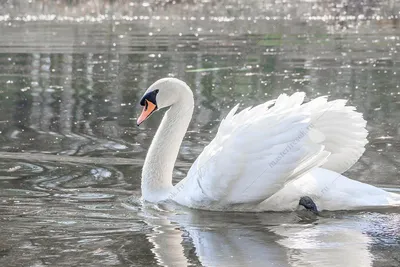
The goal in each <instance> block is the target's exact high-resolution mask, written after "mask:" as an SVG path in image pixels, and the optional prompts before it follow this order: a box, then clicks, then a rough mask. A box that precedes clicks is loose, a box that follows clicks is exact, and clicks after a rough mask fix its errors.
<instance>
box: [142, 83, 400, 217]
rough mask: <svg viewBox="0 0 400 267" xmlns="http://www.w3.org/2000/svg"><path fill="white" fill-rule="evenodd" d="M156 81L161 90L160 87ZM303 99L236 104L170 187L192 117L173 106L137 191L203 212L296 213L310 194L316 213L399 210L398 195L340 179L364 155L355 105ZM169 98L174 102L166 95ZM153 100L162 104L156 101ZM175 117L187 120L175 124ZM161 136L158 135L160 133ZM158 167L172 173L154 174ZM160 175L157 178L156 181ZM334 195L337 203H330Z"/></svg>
mask: <svg viewBox="0 0 400 267" xmlns="http://www.w3.org/2000/svg"><path fill="white" fill-rule="evenodd" d="M174 80H176V79H171V80H168V87H169V88H173V85H175V86H176V87H177V88H179V87H182V88H181V89H179V90H177V89H174V90H173V91H172V90H171V89H168V90H170V91H171V92H174V93H177V92H178V93H179V94H189V93H188V91H190V89H189V87H188V86H187V85H186V84H184V83H182V82H181V81H179V80H177V81H179V82H176V84H174ZM155 84H157V88H158V89H159V90H162V85H163V84H162V83H160V82H159V81H158V82H156V83H155ZM153 87H154V86H151V87H150V88H149V89H148V90H147V92H149V91H151V90H153V89H154V88H153ZM304 97H305V94H304V93H294V94H293V95H291V96H288V95H286V94H282V95H280V96H279V97H278V98H277V99H276V100H272V101H268V102H266V103H264V104H261V105H258V106H255V107H253V108H246V109H244V110H242V111H240V112H238V113H237V110H238V106H236V107H234V108H233V109H232V110H231V111H230V112H229V113H228V115H227V116H226V118H225V119H224V120H223V121H222V122H221V124H220V127H219V129H218V132H217V134H216V136H215V138H214V139H213V140H212V141H211V142H210V144H209V145H208V146H206V147H205V148H204V150H203V152H202V153H201V154H200V155H199V157H198V158H197V160H196V161H195V162H194V163H193V166H192V167H191V168H190V170H189V172H188V175H187V177H186V178H185V179H183V180H182V181H180V182H179V183H178V184H177V185H175V186H174V187H172V183H171V180H172V170H171V166H173V165H171V163H173V162H174V161H175V160H176V156H175V154H174V153H175V152H176V153H177V150H178V149H179V146H180V144H181V141H182V138H183V134H184V133H185V132H186V130H187V125H188V118H190V116H191V115H192V113H191V112H190V114H189V112H183V113H182V112H181V113H180V112H178V111H179V110H180V109H183V108H185V110H187V107H188V105H187V103H183V101H176V103H173V104H172V106H171V108H170V111H168V115H167V116H166V117H165V118H164V120H163V122H162V124H161V125H162V127H160V129H159V130H158V133H157V134H156V137H155V139H156V140H154V142H153V144H152V147H151V151H150V152H151V153H150V152H149V154H148V155H147V157H146V162H145V168H144V170H145V171H144V172H143V177H142V179H143V181H144V182H142V189H143V184H144V185H146V184H147V185H148V186H144V191H145V192H146V195H147V196H148V197H146V196H145V195H144V199H145V200H149V201H154V200H156V201H160V200H173V201H175V202H177V203H179V204H181V205H185V206H188V207H192V208H199V209H207V210H241V211H261V210H293V209H295V208H296V207H297V206H298V201H299V199H300V197H302V196H304V195H308V196H313V197H314V198H315V199H316V202H318V203H319V205H318V208H319V209H330V210H335V209H347V208H351V209H354V208H355V207H360V208H361V207H365V206H366V204H371V205H370V206H384V205H398V204H399V203H400V198H398V195H396V194H392V193H388V192H386V191H384V190H382V189H379V188H376V187H373V186H370V185H366V184H362V183H360V182H356V181H353V180H350V179H348V178H346V177H344V176H342V175H340V173H342V172H344V171H346V170H347V169H348V168H350V167H351V166H352V165H353V164H354V163H355V162H357V160H358V159H359V158H360V157H361V155H362V153H363V152H364V145H365V144H366V143H367V139H366V136H367V131H366V129H365V125H366V122H365V120H364V119H363V118H362V115H361V114H360V113H358V112H356V111H355V108H354V107H350V106H345V104H346V101H344V100H334V101H327V97H319V98H317V99H314V100H312V101H310V102H308V103H305V104H304V103H303V101H304ZM189 98H192V94H191V92H190V97H182V96H179V98H177V99H186V100H187V99H189ZM168 99H169V101H171V97H170V95H169V97H168ZM157 101H161V102H162V101H163V100H162V98H161V97H160V98H157ZM186 102H187V101H186ZM189 102H193V101H189ZM172 116H174V117H172ZM179 116H182V118H183V121H185V123H180V122H179V121H180V118H179ZM163 128H167V129H168V131H165V129H163ZM159 133H163V134H162V136H161V134H159ZM176 136H177V137H176ZM161 138H162V141H160V140H161ZM163 142H164V143H166V144H165V145H166V146H168V149H167V151H166V150H165V149H162V148H158V146H163ZM154 144H157V145H154ZM171 144H172V145H171ZM171 150H173V151H174V152H173V153H171ZM160 152H162V153H164V154H165V156H166V157H163V156H164V155H163V154H162V153H160ZM153 157H154V158H157V160H154V159H153ZM157 161H166V162H168V164H166V163H162V162H161V163H160V162H157ZM162 166H169V168H168V170H164V171H163V170H159V171H154V170H153V171H152V168H162ZM321 168H322V169H321ZM320 170H322V171H320ZM158 173H159V174H160V177H161V176H162V177H163V178H162V179H161V178H156V177H154V176H155V175H157V174H158ZM338 177H339V178H338ZM324 179H325V180H324ZM338 179H339V180H340V181H337V180H338ZM160 180H162V183H163V184H164V186H163V190H161V191H162V193H160V192H161V191H160V190H159V187H157V186H156V184H157V183H158V182H159V181H160ZM145 181H152V182H151V183H146V182H145ZM324 181H325V182H324ZM332 181H335V186H336V185H337V184H340V186H336V189H332V190H331V191H330V192H329V193H327V190H323V189H325V188H326V187H328V184H329V182H332ZM337 188H338V189H337ZM371 188H372V189H371ZM289 189H290V190H289ZM375 189H376V190H375ZM352 190H356V191H357V192H358V193H359V196H358V197H359V198H360V199H362V201H356V202H355V204H353V205H350V203H351V202H352V201H353V200H354V196H353V195H352V194H351V192H352ZM282 192H283V193H282ZM332 194H333V195H332ZM335 194H336V196H337V197H338V198H341V201H339V202H338V201H336V202H335V201H333V200H334V199H335ZM388 198H391V201H388ZM378 199H379V200H378ZM330 202H332V203H330ZM328 203H329V205H328ZM335 203H337V204H335Z"/></svg>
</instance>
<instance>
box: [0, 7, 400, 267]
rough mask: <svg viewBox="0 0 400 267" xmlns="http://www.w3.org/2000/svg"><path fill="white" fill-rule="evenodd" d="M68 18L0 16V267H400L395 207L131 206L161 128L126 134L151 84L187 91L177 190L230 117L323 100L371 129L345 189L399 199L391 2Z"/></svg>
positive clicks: (51, 10)
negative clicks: (281, 103)
mask: <svg viewBox="0 0 400 267" xmlns="http://www.w3.org/2000/svg"><path fill="white" fill-rule="evenodd" d="M72 2H73V1H72ZM72 2H71V6H70V7H69V8H64V7H63V8H61V7H60V6H57V5H56V4H48V5H47V6H46V5H44V7H43V6H42V8H40V7H41V3H42V2H41V1H33V2H32V4H24V3H22V2H21V3H19V5H17V4H15V6H14V7H12V8H11V7H10V5H4V7H3V8H2V9H1V12H0V32H1V33H2V36H3V37H2V38H0V131H1V134H0V158H2V160H1V162H0V225H1V230H0V239H1V240H2V241H1V242H0V265H1V266H48V265H49V266H157V265H158V266H187V265H192V266H362V267H364V266H398V265H399V261H400V255H399V253H398V251H399V249H400V233H399V231H400V226H399V225H400V214H399V211H398V210H397V209H394V210H385V211H379V212H378V211H363V212H352V213H348V212H336V213H325V214H322V216H321V217H312V216H310V215H309V214H302V213H260V214H240V213H224V214H221V213H217V212H205V211H191V210H188V209H185V208H182V210H170V209H169V207H159V206H153V205H143V204H142V203H141V202H140V200H139V199H140V171H141V167H142V164H143V161H144V157H145V154H146V151H147V148H148V147H149V145H150V142H151V140H152V137H153V135H154V134H155V131H156V129H157V126H158V124H159V122H160V119H161V116H162V114H155V115H154V116H152V117H151V119H149V120H148V121H147V122H146V123H144V124H143V125H142V126H140V127H137V126H136V118H137V115H138V113H139V112H140V107H139V105H138V100H139V99H140V97H141V95H142V94H143V92H144V90H145V89H146V88H147V86H149V85H150V84H151V83H152V82H154V81H155V80H157V79H159V78H161V77H166V76H173V77H178V78H181V79H183V80H185V81H186V82H187V83H188V84H189V85H190V86H191V87H192V89H193V92H194V95H195V103H196V107H195V113H194V117H193V119H192V122H191V125H190V128H189V132H188V134H187V135H186V137H185V140H184V142H183V145H182V148H181V153H180V155H179V157H178V162H177V167H176V168H175V175H174V177H175V182H177V181H179V180H180V179H181V178H182V177H184V176H185V174H186V172H187V170H188V169H189V167H190V164H191V163H192V162H193V161H194V159H195V158H196V157H197V155H198V154H199V153H200V152H201V151H202V149H203V147H204V146H205V145H207V144H208V143H209V142H210V140H212V138H213V136H214V135H215V133H216V131H217V128H218V125H219V123H220V121H221V119H222V118H223V117H224V116H225V115H226V114H227V112H228V111H229V110H230V108H231V107H233V105H235V104H236V103H241V107H246V106H250V105H255V104H259V103H262V102H265V101H267V100H270V99H273V98H276V97H277V96H278V95H279V94H281V93H282V92H285V93H289V94H290V93H293V92H296V91H304V92H306V93H307V98H308V99H312V98H315V97H317V96H319V95H326V94H328V95H330V97H331V99H337V98H344V99H348V101H349V104H351V105H354V106H356V107H357V110H358V111H360V112H362V113H363V115H364V118H365V119H366V120H367V121H368V125H367V129H368V131H369V132H370V134H369V137H368V139H369V144H368V145H367V149H366V152H365V154H364V155H363V157H362V158H361V160H360V161H359V162H358V163H357V164H356V165H355V166H353V168H351V169H350V170H349V171H348V172H347V173H346V175H347V176H349V177H350V178H353V179H356V180H360V181H363V182H368V183H371V184H375V185H379V186H382V187H384V188H388V189H390V190H393V191H399V189H400V178H399V177H400V176H399V167H400V120H399V118H400V87H399V86H400V83H399V77H400V76H399V73H400V58H399V50H400V31H399V28H398V18H397V16H398V7H397V5H396V4H395V3H394V2H393V3H391V2H390V1H389V2H379V1H376V2H374V1H353V2H352V1H349V2H345V3H344V4H340V5H339V4H335V3H334V2H326V3H325V4H323V3H319V2H306V1H303V2H302V1H295V2H274V3H272V2H261V1H249V2H241V1H228V2H225V3H224V4H223V3H222V2H217V1H216V2H215V3H211V2H208V1H201V2H197V4H196V5H194V4H193V3H192V2H190V1H189V2H184V3H181V2H180V1H177V3H176V4H172V3H168V4H165V3H164V2H161V1H159V2H157V3H155V2H154V3H153V2H151V3H147V2H138V3H133V4H130V3H129V2H127V1H126V2H125V1H121V2H120V4H116V3H115V2H113V1H110V2H106V3H109V5H110V6H106V5H105V4H104V5H97V6H96V5H95V6H96V7H97V8H98V11H99V12H100V13H101V12H104V14H107V15H104V16H100V15H94V14H93V13H91V11H90V10H91V8H93V7H91V6H89V7H88V5H89V4H88V5H85V4H84V3H85V2H80V1H77V3H78V4H76V3H75V4H76V5H74V3H72ZM91 3H94V4H96V3H100V2H99V1H92V2H91ZM110 3H111V4H110ZM150 7H155V8H154V9H151V8H150ZM396 8H397V9H396ZM87 10H89V11H90V12H89V13H88V14H86V13H85V12H86V11H87ZM60 12H61V13H62V15H54V14H59V13H60ZM112 12H114V13H112ZM396 12H397V13H396ZM39 14H46V15H42V16H39ZM113 14H114V17H113ZM324 16H325V17H324Z"/></svg>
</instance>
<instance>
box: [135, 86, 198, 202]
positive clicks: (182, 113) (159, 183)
mask: <svg viewBox="0 0 400 267" xmlns="http://www.w3.org/2000/svg"><path fill="white" fill-rule="evenodd" d="M185 87H186V88H185V90H180V96H179V99H178V101H177V102H175V103H174V104H173V105H172V106H171V107H170V108H169V109H168V111H166V113H165V115H164V118H163V119H162V121H161V124H160V126H159V128H158V130H157V132H156V135H155V136H154V138H153V141H152V143H151V145H150V148H149V151H148V152H147V155H146V159H145V162H144V166H143V170H142V185H141V187H142V197H143V199H144V200H147V201H150V202H159V201H162V200H165V199H166V198H167V197H168V193H169V192H170V191H171V190H172V188H173V185H172V173H173V169H174V165H175V161H176V158H177V156H178V153H179V148H180V146H181V144H182V140H183V137H184V136H185V133H186V131H187V128H188V126H189V123H190V120H191V118H192V115H193V108H194V100H193V93H192V91H191V90H190V88H189V87H188V86H187V85H186V84H185Z"/></svg>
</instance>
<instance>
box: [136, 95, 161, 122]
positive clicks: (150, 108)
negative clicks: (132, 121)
mask: <svg viewBox="0 0 400 267" xmlns="http://www.w3.org/2000/svg"><path fill="white" fill-rule="evenodd" d="M145 101H146V102H145V105H144V108H143V111H142V114H140V116H139V118H138V119H137V125H138V126H139V125H140V124H141V123H142V122H144V121H145V120H146V119H147V118H148V117H150V115H151V114H152V113H153V112H154V111H155V110H156V109H157V106H156V105H155V104H154V103H152V102H151V101H149V100H147V99H146V100H145Z"/></svg>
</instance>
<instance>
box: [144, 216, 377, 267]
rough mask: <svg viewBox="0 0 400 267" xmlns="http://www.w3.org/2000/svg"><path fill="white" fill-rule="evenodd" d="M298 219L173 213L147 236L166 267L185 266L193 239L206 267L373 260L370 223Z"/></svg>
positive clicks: (363, 264)
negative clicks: (185, 235)
mask: <svg viewBox="0 0 400 267" xmlns="http://www.w3.org/2000/svg"><path fill="white" fill-rule="evenodd" d="M167 217H168V219H167ZM170 220H171V221H173V223H171V221H170ZM298 220H299V218H298V217H297V215H296V213H273V214H271V213H257V214H254V213H253V214H243V213H242V214H232V213H227V214H226V216H220V214H219V213H215V212H205V211H200V212H199V211H187V212H185V213H180V214H172V213H170V216H168V215H167V214H165V217H164V218H163V219H161V220H155V219H151V224H150V225H151V226H152V227H153V229H154V231H153V232H152V233H151V234H149V235H148V240H149V241H150V242H151V243H153V245H154V249H153V252H154V253H155V254H156V257H157V259H158V260H159V263H160V264H161V265H164V266H184V264H185V255H187V254H185V253H184V249H183V244H184V243H185V242H191V243H192V245H193V246H194V248H195V254H196V255H197V257H198V260H199V261H200V262H201V264H202V265H203V266H212V267H214V266H217V267H219V266H279V267H286V266H293V267H297V266H298V267H303V266H309V267H313V266H315V267H317V266H330V267H348V266H351V267H368V266H371V265H372V255H371V253H370V251H369V246H370V243H371V238H370V237H369V236H368V235H366V234H364V232H365V231H367V229H368V228H370V227H371V224H370V223H368V222H366V223H364V224H363V223H360V222H359V221H358V220H346V219H342V220H336V219H319V220H318V224H315V225H314V224H307V225H304V224H298V223H296V222H297V221H298ZM145 221H148V219H145ZM157 223H160V225H157ZM174 224H176V225H179V228H180V229H182V232H181V231H180V230H178V229H177V228H178V227H174V226H173V225H174ZM270 225H277V226H270ZM183 231H184V232H186V233H188V234H189V235H188V238H183V237H182V236H183V235H182V234H183ZM187 262H189V260H187Z"/></svg>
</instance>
